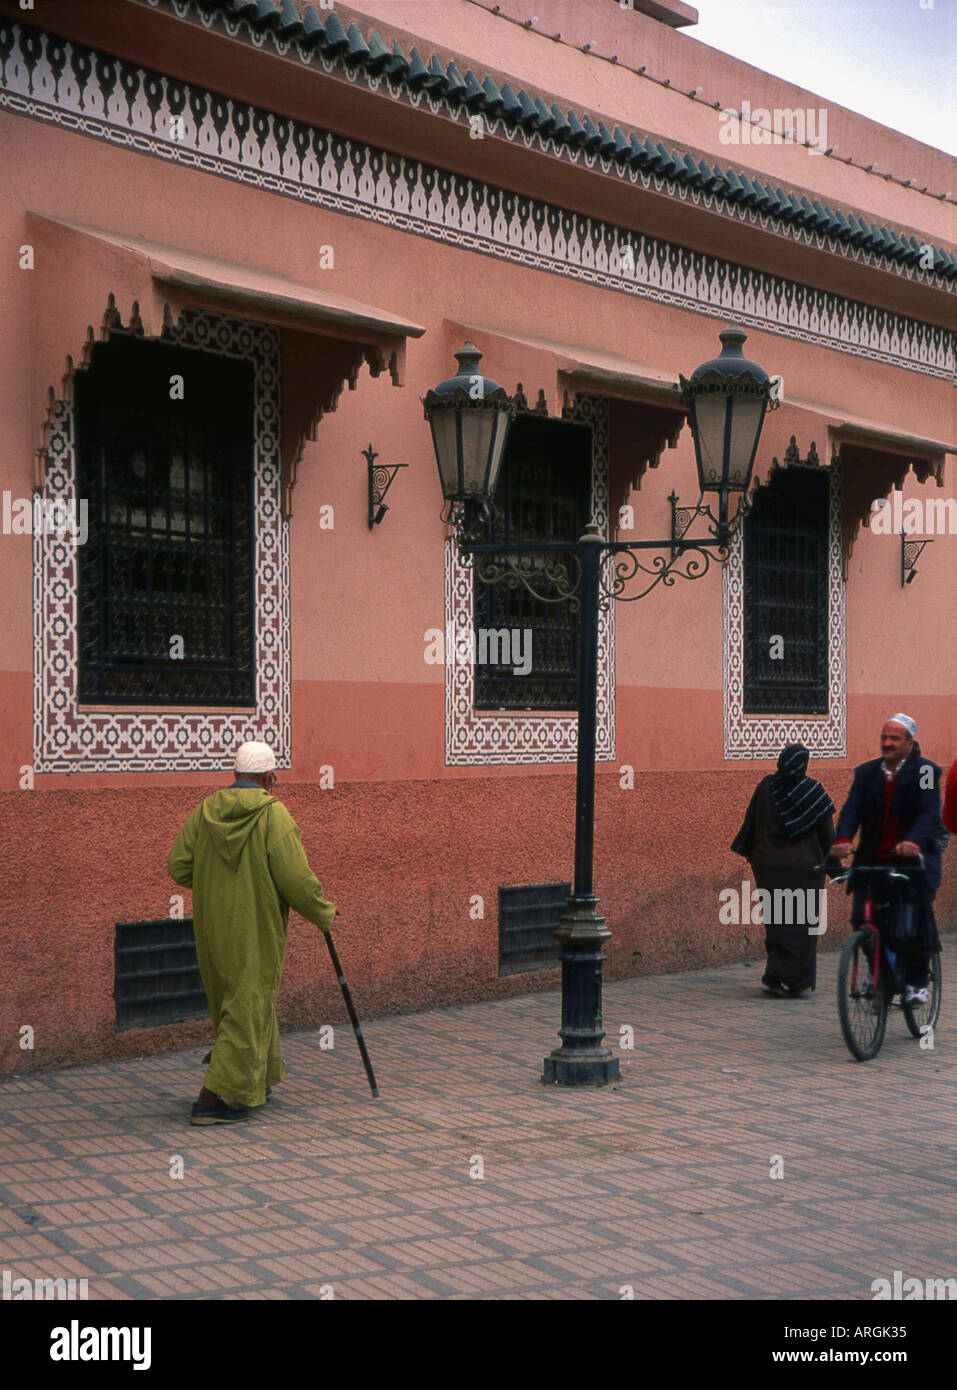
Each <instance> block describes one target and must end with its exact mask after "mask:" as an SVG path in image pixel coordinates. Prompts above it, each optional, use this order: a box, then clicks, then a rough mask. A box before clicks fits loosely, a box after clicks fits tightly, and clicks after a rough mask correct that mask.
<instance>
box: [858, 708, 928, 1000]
mask: <svg viewBox="0 0 957 1390" xmlns="http://www.w3.org/2000/svg"><path fill="white" fill-rule="evenodd" d="M881 754H882V756H881V757H880V758H874V759H872V760H871V761H869V762H866V763H861V764H860V766H859V767H856V768H855V769H854V782H853V784H852V786H851V790H850V793H849V795H848V798H847V801H846V802H845V803H844V807H843V809H842V811H841V814H840V816H839V818H838V822H837V838H836V840H835V841H834V844H833V845H832V846H831V854H832V855H833V856H834V858H836V859H846V858H847V856H848V855H849V854H850V852H851V840H852V839H853V837H854V835H855V834H856V832H857V830H858V829H860V832H861V838H860V843H859V844H858V847H857V853H856V854H855V856H854V866H855V867H857V866H858V865H871V864H875V865H876V864H898V865H899V866H900V867H901V868H902V869H903V868H905V867H912V871H911V873H910V874H909V878H910V880H911V881H910V882H909V883H908V884H907V885H906V886H905V887H904V889H903V891H898V889H897V886H896V883H895V884H893V885H892V884H890V883H888V882H886V881H884V882H878V881H877V880H878V878H881V879H883V878H884V876H883V875H880V876H875V879H874V881H873V882H872V883H871V885H870V889H871V896H872V897H874V898H875V899H877V900H878V901H879V902H881V903H882V904H883V905H884V907H885V910H886V911H887V912H888V913H889V916H890V921H889V936H890V938H891V942H892V944H893V946H894V949H895V951H896V952H897V954H898V955H899V957H900V963H901V970H902V974H903V977H904V982H905V994H904V998H905V999H906V1001H907V1002H908V1003H909V1004H910V1003H913V1004H926V1003H927V1002H928V999H929V995H928V989H927V985H928V979H929V975H928V969H929V957H930V953H931V952H932V951H937V950H939V949H940V940H939V938H938V936H937V924H936V922H935V921H934V909H933V901H934V895H935V894H936V892H937V889H938V888H939V887H940V876H941V864H940V856H941V850H942V848H943V846H944V845H945V844H946V840H947V835H946V831H945V830H944V828H943V825H942V823H941V819H940V776H941V770H940V768H939V767H938V766H937V764H936V763H932V762H931V761H930V760H929V759H928V758H925V757H923V755H922V754H921V751H920V744H919V743H918V742H917V725H916V724H915V723H914V721H913V719H911V718H910V717H909V716H908V715H906V714H895V715H893V716H892V717H891V718H890V719H889V720H888V721H887V723H886V724H885V725H884V727H883V729H882V730H881ZM918 854H922V855H923V857H924V866H923V870H921V869H920V868H918V867H915V866H905V865H903V864H901V863H900V861H901V860H902V859H908V858H910V859H913V858H915V857H916V856H917V855H918ZM847 891H848V892H850V891H851V884H850V883H848V888H847ZM867 891H868V885H867V884H865V883H861V882H855V884H854V903H853V909H852V912H851V922H852V924H853V925H854V926H860V925H861V923H862V922H863V920H864V912H863V904H864V898H865V896H866V894H867ZM907 910H910V911H912V912H913V914H914V917H915V918H916V921H915V924H914V931H913V934H912V936H910V937H909V938H908V939H906V940H895V935H896V933H895V928H897V929H898V930H899V929H900V926H901V923H902V921H903V914H904V913H905V911H907Z"/></svg>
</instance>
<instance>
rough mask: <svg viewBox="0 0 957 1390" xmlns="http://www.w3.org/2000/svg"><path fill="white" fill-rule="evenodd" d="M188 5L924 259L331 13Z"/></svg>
mask: <svg viewBox="0 0 957 1390" xmlns="http://www.w3.org/2000/svg"><path fill="white" fill-rule="evenodd" d="M193 3H194V4H197V5H199V6H201V7H202V8H203V9H204V10H216V9H218V10H220V11H222V12H223V13H225V14H228V15H229V16H230V17H231V18H237V17H238V18H241V19H244V20H245V21H246V22H247V23H248V24H249V25H250V27H252V28H257V29H263V30H275V31H277V32H278V33H280V34H282V36H283V38H285V39H290V38H297V37H298V38H300V41H301V42H303V43H308V44H317V45H321V46H322V47H324V48H326V49H328V51H329V52H330V53H333V54H337V53H343V52H345V58H346V61H348V62H349V63H350V64H352V65H355V66H357V67H358V66H365V67H368V68H369V69H370V70H371V71H373V72H376V71H380V70H383V69H384V70H385V71H386V72H387V73H388V75H389V76H390V78H392V79H393V80H394V81H397V82H407V83H409V85H410V86H412V87H421V86H425V87H430V88H434V89H435V90H436V91H439V92H444V93H446V94H447V95H448V97H449V98H450V99H464V101H465V103H466V104H467V105H468V107H469V109H470V110H479V111H481V110H485V111H488V112H489V114H490V115H492V116H495V115H498V114H501V115H504V116H506V117H508V119H509V120H513V121H514V120H518V121H520V122H521V123H522V125H524V126H525V127H526V128H527V129H537V130H538V131H539V132H541V133H542V134H550V135H552V137H553V138H555V139H556V140H558V141H561V142H566V143H569V144H573V145H579V146H585V147H587V148H588V149H589V150H595V149H598V148H599V147H600V148H601V151H602V153H604V154H607V155H612V154H613V155H614V156H615V157H616V158H624V159H627V162H628V163H629V164H631V165H633V166H634V167H636V168H651V169H653V170H654V171H655V172H656V173H659V174H661V175H663V176H664V177H665V178H669V179H675V180H678V181H680V182H681V183H684V184H688V185H689V186H692V187H699V188H704V189H706V190H709V191H711V192H714V193H715V194H717V195H718V196H720V197H723V198H725V199H727V200H729V201H740V202H742V203H744V204H746V205H748V206H751V207H757V208H760V209H762V210H764V211H767V212H768V213H769V214H770V215H772V216H775V217H778V218H780V219H781V220H782V221H785V222H788V221H796V222H798V223H800V224H801V225H802V226H808V227H814V228H816V229H818V230H820V231H823V232H826V233H828V234H830V235H832V236H834V237H836V238H837V239H839V240H841V241H844V242H849V243H850V244H852V245H855V246H861V247H865V248H866V249H868V250H874V251H881V252H882V253H883V254H884V255H886V256H889V257H891V258H892V259H894V260H898V261H904V262H905V263H910V264H914V263H916V262H917V261H919V259H920V257H921V256H922V255H923V253H924V247H925V245H926V243H923V242H919V241H917V240H916V238H915V237H913V236H912V235H907V236H905V235H903V234H901V233H897V232H894V231H893V230H892V229H888V228H887V227H881V228H877V227H876V226H873V225H871V224H870V223H868V222H867V220H866V219H864V218H858V217H857V216H856V215H855V214H854V213H852V212H847V213H843V212H841V211H839V210H836V209H834V208H832V207H831V206H830V205H828V204H824V205H822V204H821V202H820V201H819V200H818V199H814V200H813V201H809V200H808V199H807V198H806V197H805V196H803V195H799V194H797V193H794V192H791V191H789V190H785V189H781V188H777V189H775V188H773V187H772V186H771V185H770V184H764V183H762V181H761V180H760V179H755V180H752V179H750V178H749V177H748V176H747V175H746V174H745V173H743V172H742V171H741V170H736V169H731V168H725V167H724V166H719V165H717V164H716V165H714V167H713V168H712V167H710V166H709V165H708V163H707V161H705V160H703V159H702V160H697V159H695V158H694V156H693V155H692V154H691V152H690V151H669V150H667V149H666V148H665V147H664V145H662V144H661V143H659V142H654V141H652V140H651V139H650V137H648V136H645V137H644V138H642V137H641V136H640V135H638V134H637V133H636V132H633V131H632V132H628V133H627V134H625V132H623V131H622V129H621V127H620V126H615V129H614V133H612V132H610V131H609V129H608V126H607V125H606V123H605V122H604V121H603V120H600V121H599V122H598V125H597V127H596V125H595V123H594V122H593V121H592V119H591V117H590V116H588V115H587V114H586V115H585V116H584V117H579V115H578V114H577V112H575V111H573V110H571V109H569V110H568V111H567V112H563V110H562V108H561V107H560V106H559V105H558V104H557V103H554V104H553V105H552V106H551V107H550V108H549V106H548V105H547V103H546V102H545V100H544V99H543V98H542V97H540V96H538V97H532V96H531V95H530V94H529V93H528V92H526V91H524V90H522V91H521V92H520V94H519V95H518V96H516V95H515V92H514V91H513V90H512V88H511V86H510V85H509V84H508V83H505V85H504V86H503V88H502V90H501V92H500V91H499V89H498V87H497V86H496V84H495V82H494V81H493V80H492V78H491V77H489V76H485V77H484V78H483V79H482V80H481V81H480V80H479V78H478V77H477V76H476V74H475V73H474V72H473V71H472V70H471V68H470V69H469V70H468V72H467V73H466V75H465V77H464V78H463V77H462V75H461V73H460V72H459V70H458V68H457V67H456V65H455V63H454V62H450V63H449V64H448V66H447V68H443V67H442V64H441V62H440V61H439V59H438V57H437V55H435V54H433V55H431V57H430V61H429V63H428V65H426V64H425V62H424V61H423V59H422V56H421V54H420V53H419V51H418V49H416V48H413V49H412V56H411V61H410V60H409V59H407V58H406V56H405V54H404V53H403V52H402V49H401V48H400V47H399V44H398V42H397V41H394V42H393V45H392V50H391V54H390V52H389V50H388V49H387V47H386V45H385V43H384V42H383V40H382V39H381V37H380V36H379V34H378V33H377V32H376V31H375V30H373V31H372V32H371V34H370V35H369V39H368V42H367V41H366V39H365V38H364V37H363V35H362V32H361V30H360V29H359V28H358V26H357V25H355V24H350V26H349V31H348V33H346V31H345V30H344V29H343V27H342V24H341V22H340V20H339V18H338V16H337V15H336V14H335V12H334V11H333V10H331V9H330V10H329V11H328V12H326V11H324V12H323V18H322V19H320V17H319V15H318V14H317V13H316V9H315V6H314V5H313V4H308V5H306V6H305V8H304V9H303V10H302V11H301V14H300V10H299V5H298V4H297V3H296V0H193ZM934 269H935V271H936V272H937V273H939V274H941V275H944V276H946V277H947V278H949V279H950V278H953V277H954V276H955V275H957V256H955V255H954V254H953V253H952V252H949V251H945V250H943V249H942V248H939V247H934Z"/></svg>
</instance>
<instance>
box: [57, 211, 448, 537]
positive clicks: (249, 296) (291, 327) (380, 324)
mask: <svg viewBox="0 0 957 1390" xmlns="http://www.w3.org/2000/svg"><path fill="white" fill-rule="evenodd" d="M29 234H30V239H31V245H32V246H33V257H34V267H35V269H34V271H33V274H32V276H31V309H32V313H31V335H32V339H33V341H32V343H31V378H32V392H33V396H34V397H35V399H33V401H32V406H33V418H34V419H35V420H38V421H40V422H45V421H46V420H47V418H48V412H49V407H50V404H51V399H52V397H53V396H54V395H56V394H60V395H62V394H63V393H64V391H65V390H69V385H68V382H69V377H70V376H71V375H72V372H73V371H74V370H76V369H81V368H82V367H83V366H84V365H85V360H86V357H87V355H88V353H89V352H90V350H91V349H92V347H93V346H94V345H95V343H96V342H97V341H100V340H102V339H103V338H106V337H109V334H110V332H111V331H112V330H115V329H118V328H125V329H133V330H135V331H137V332H141V333H143V334H144V335H146V336H148V337H157V338H158V337H160V336H161V335H162V333H163V330H164V328H165V327H166V326H167V325H168V324H170V323H171V322H176V321H177V320H178V319H179V317H180V316H181V315H182V313H183V311H184V310H185V309H206V310H210V309H212V310H219V311H220V312H221V313H224V314H229V315H230V316H232V317H234V318H240V319H251V320H253V321H256V322H259V323H269V324H274V325H275V326H277V327H279V328H281V329H282V330H283V351H282V372H283V392H282V401H283V408H282V477H283V508H284V511H285V512H286V514H287V515H288V514H289V500H290V493H291V489H292V486H293V484H294V482H295V477H296V469H297V466H298V461H299V457H300V455H301V453H302V448H303V445H304V442H305V440H306V439H307V438H314V437H315V429H316V426H317V424H318V422H319V420H320V419H321V418H322V416H323V415H324V414H326V413H327V412H329V411H331V410H334V409H335V406H336V402H337V400H338V398H339V395H340V394H341V392H342V389H343V387H344V386H346V385H348V386H349V388H350V389H355V386H356V382H357V380H358V375H359V370H360V368H361V366H362V364H363V362H365V363H367V364H368V366H369V370H370V372H371V373H372V375H373V376H378V375H379V374H380V372H382V371H384V370H388V372H389V374H390V376H391V378H392V381H393V383H394V384H395V385H397V386H400V385H402V384H403V379H404V372H405V346H406V342H407V340H408V339H409V338H419V337H421V336H422V334H423V333H424V332H425V329H424V327H422V325H421V324H417V323H412V322H410V321H408V320H406V319H403V318H400V317H399V316H398V315H396V314H392V313H389V312H387V311H386V310H384V309H378V308H375V307H373V306H371V305H368V304H363V303H360V302H359V301H357V300H353V299H348V298H346V297H344V296H342V295H338V294H333V293H332V292H331V291H329V290H326V289H320V288H318V287H317V286H315V285H307V284H305V283H302V282H299V281H295V280H291V279H289V278H288V277H287V276H284V275H280V274H278V273H277V272H275V271H272V270H267V269H265V268H262V267H259V266H253V265H249V264H245V263H244V264H240V263H238V262H232V261H225V260H221V259H218V258H216V257H214V256H207V255H204V254H202V253H200V252H197V251H190V250H186V249H184V248H181V247H174V246H165V245H161V244H160V243H158V242H152V241H146V240H144V239H143V238H141V237H136V236H131V235H128V234H127V233H125V232H118V231H108V230H104V229H102V228H96V227H88V226H84V225H81V224H79V223H72V222H65V221H61V220H59V219H56V218H50V217H43V216H40V215H39V214H36V213H31V214H30V215H29ZM91 318H94V319H99V320H100V322H99V323H98V325H97V328H98V331H97V332H94V327H93V325H92V324H91V322H90V320H91ZM81 350H82V354H83V355H82V356H81V357H75V356H74V354H78V353H79V352H80V351H81ZM45 451H46V438H45V435H44V438H43V439H42V440H41V441H40V445H39V448H38V451H37V460H38V462H37V478H36V485H37V486H41V485H42V482H43V477H44V473H45V466H46V452H45Z"/></svg>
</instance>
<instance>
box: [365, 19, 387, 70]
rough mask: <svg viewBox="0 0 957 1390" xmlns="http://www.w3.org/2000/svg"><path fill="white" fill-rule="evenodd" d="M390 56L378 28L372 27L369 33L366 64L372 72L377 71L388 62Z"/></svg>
mask: <svg viewBox="0 0 957 1390" xmlns="http://www.w3.org/2000/svg"><path fill="white" fill-rule="evenodd" d="M390 57H391V54H390V52H389V46H388V44H386V43H384V42H383V40H382V39H381V38H380V37H379V33H378V30H376V29H373V31H372V33H371V34H370V35H369V59H368V66H369V67H370V68H372V70H373V71H374V72H379V71H381V69H382V68H384V67H385V65H386V64H387V63H388V61H389V58H390Z"/></svg>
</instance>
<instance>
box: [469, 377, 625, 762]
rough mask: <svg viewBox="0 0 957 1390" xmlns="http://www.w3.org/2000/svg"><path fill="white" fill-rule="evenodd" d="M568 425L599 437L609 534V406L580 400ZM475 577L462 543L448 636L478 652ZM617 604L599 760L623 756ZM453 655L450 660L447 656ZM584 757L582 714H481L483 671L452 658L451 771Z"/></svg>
mask: <svg viewBox="0 0 957 1390" xmlns="http://www.w3.org/2000/svg"><path fill="white" fill-rule="evenodd" d="M562 418H563V419H565V420H568V421H571V422H573V423H580V424H587V425H590V426H591V431H592V483H591V488H592V493H591V496H592V520H593V521H594V523H595V525H596V526H598V528H599V530H600V532H601V534H602V535H603V536H605V537H607V536H608V468H609V451H608V402H607V401H606V400H605V399H604V398H603V397H601V396H587V395H580V396H578V397H577V398H576V401H575V407H574V409H573V410H572V411H570V412H568V413H566V414H565V415H564V416H563V417H562ZM473 594H474V590H473V575H472V571H471V569H470V568H469V567H468V566H467V565H464V564H463V563H462V562H461V560H460V558H459V555H458V548H457V546H456V544H455V541H454V539H449V540H448V541H447V542H446V546H445V632H446V633H448V632H449V630H450V627H451V630H452V631H453V632H455V633H456V634H459V633H467V634H468V642H469V645H470V646H471V647H472V649H473V650H474V645H473V632H474V613H475V609H474V604H473ZM614 610H615V605H614V604H609V606H608V608H607V609H599V619H598V706H597V713H598V723H597V727H596V732H595V746H596V754H597V757H598V758H599V759H603V760H604V759H609V758H613V757H614V756H615V619H614ZM446 655H447V656H448V654H446ZM577 753H578V716H577V714H534V713H533V714H521V713H514V712H511V711H509V712H508V713H501V714H499V713H496V712H494V711H492V710H477V709H476V708H475V669H474V667H473V666H472V665H471V664H470V663H463V664H461V665H459V664H456V663H454V662H451V661H449V660H448V659H447V660H446V665H445V761H446V763H447V764H448V765H449V766H457V765H462V764H466V765H476V764H478V765H488V764H492V763H565V762H574V761H575V759H576V758H577Z"/></svg>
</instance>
